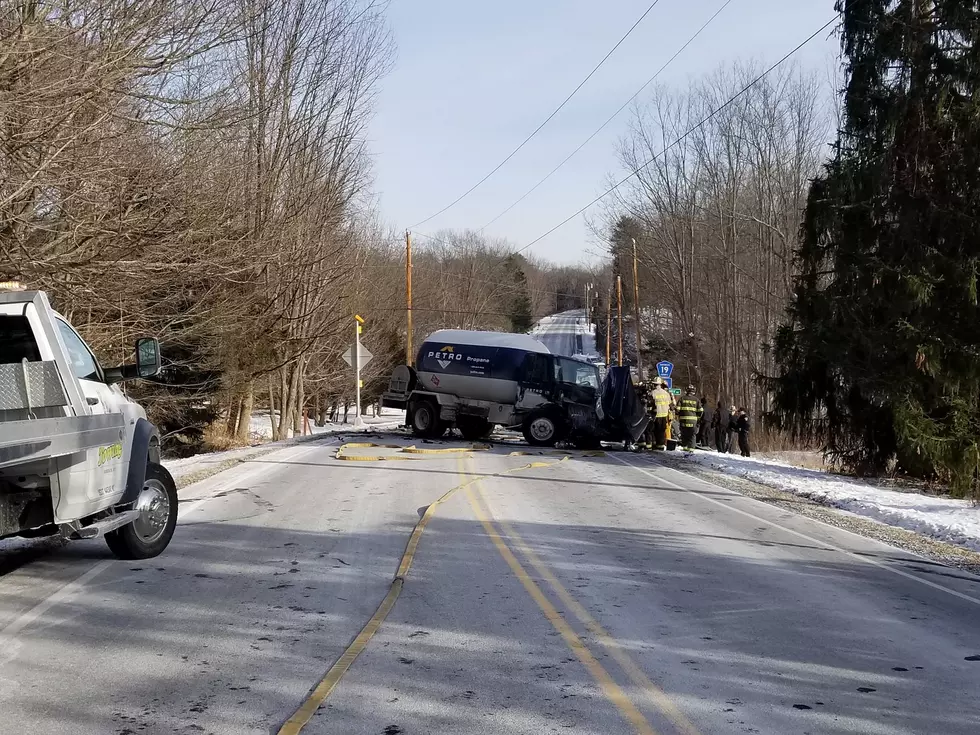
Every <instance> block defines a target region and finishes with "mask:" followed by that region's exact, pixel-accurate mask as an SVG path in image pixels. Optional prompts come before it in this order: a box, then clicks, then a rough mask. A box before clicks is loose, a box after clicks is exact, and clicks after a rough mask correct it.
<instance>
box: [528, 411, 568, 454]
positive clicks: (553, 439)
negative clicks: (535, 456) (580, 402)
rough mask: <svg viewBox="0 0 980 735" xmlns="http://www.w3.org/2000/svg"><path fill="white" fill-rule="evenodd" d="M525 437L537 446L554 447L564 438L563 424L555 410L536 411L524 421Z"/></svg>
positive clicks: (529, 442)
mask: <svg viewBox="0 0 980 735" xmlns="http://www.w3.org/2000/svg"><path fill="white" fill-rule="evenodd" d="M523 431H524V439H525V440H526V441H527V443H528V444H530V445H532V446H535V447H553V446H555V444H556V443H557V442H558V441H559V440H561V438H562V429H561V424H560V423H559V421H558V418H557V417H556V416H555V414H554V413H553V412H550V411H535V412H534V413H532V414H531V415H530V416H528V417H527V420H525V421H524V427H523Z"/></svg>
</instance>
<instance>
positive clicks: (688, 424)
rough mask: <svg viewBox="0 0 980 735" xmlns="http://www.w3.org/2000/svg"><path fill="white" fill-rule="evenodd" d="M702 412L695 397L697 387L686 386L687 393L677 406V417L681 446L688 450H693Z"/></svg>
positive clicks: (699, 403)
mask: <svg viewBox="0 0 980 735" xmlns="http://www.w3.org/2000/svg"><path fill="white" fill-rule="evenodd" d="M703 412H704V409H703V408H702V407H701V402H700V401H698V399H697V389H696V388H695V387H694V386H693V385H689V386H687V394H686V395H685V396H684V397H683V398H681V401H680V404H679V405H678V406H677V418H678V420H679V421H680V423H681V447H682V448H683V449H686V450H687V451H689V452H693V451H694V437H695V434H696V433H697V430H698V420H699V419H700V418H701V415H702V413H703Z"/></svg>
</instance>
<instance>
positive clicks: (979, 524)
mask: <svg viewBox="0 0 980 735" xmlns="http://www.w3.org/2000/svg"><path fill="white" fill-rule="evenodd" d="M692 459H693V461H695V462H697V463H698V464H701V465H704V466H705V467H708V468H711V469H714V470H718V471H720V472H723V473H725V474H729V475H735V476H737V477H743V478H745V479H747V480H752V481H753V482H757V483H759V484H760V485H765V486H767V487H772V488H776V489H777V490H784V491H787V492H791V493H795V494H796V495H801V496H803V497H806V498H810V499H812V500H815V501H817V502H819V503H823V504H825V505H830V506H833V507H835V508H841V509H842V510H846V511H849V512H851V513H854V514H856V515H861V516H866V517H868V518H872V519H874V520H876V521H879V522H881V523H886V524H888V525H891V526H897V527H899V528H905V529H908V530H910V531H915V532H916V533H920V534H922V535H924V536H930V537H932V538H934V539H937V540H939V541H945V542H947V543H951V544H956V545H958V546H963V547H966V548H968V549H972V550H973V551H980V508H978V507H976V506H974V505H973V504H972V503H971V502H970V501H968V500H955V499H953V498H941V497H932V496H928V495H921V494H918V493H903V492H898V491H896V490H888V489H885V488H880V487H875V486H873V485H869V484H867V483H864V482H861V481H859V480H854V479H850V478H847V477H841V476H839V475H834V474H830V473H828V472H822V471H820V470H807V469H802V468H800V467H793V466H792V465H788V464H783V463H781V462H775V461H772V460H765V459H757V458H754V457H753V458H751V459H746V458H743V457H738V456H735V455H730V454H716V453H714V452H698V453H696V454H694V455H692Z"/></svg>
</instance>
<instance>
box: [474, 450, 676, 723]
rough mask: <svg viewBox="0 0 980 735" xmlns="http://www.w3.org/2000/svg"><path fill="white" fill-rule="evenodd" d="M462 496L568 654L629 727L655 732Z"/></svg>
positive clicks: (482, 515) (477, 506)
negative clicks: (576, 660)
mask: <svg viewBox="0 0 980 735" xmlns="http://www.w3.org/2000/svg"><path fill="white" fill-rule="evenodd" d="M459 464H460V467H461V468H462V467H463V460H462V459H460V460H459ZM472 484H473V485H474V486H476V487H477V488H479V485H480V482H479V478H477V480H476V482H474V483H472ZM465 492H466V498H467V500H469V502H470V506H471V507H472V508H473V514H474V515H475V516H476V519H477V520H478V521H479V522H480V524H481V525H482V526H483V530H484V531H485V532H486V534H487V536H489V537H490V540H491V541H492V542H493V545H494V546H495V547H496V549H497V551H498V552H500V556H501V557H503V559H504V561H505V562H506V564H507V566H508V567H510V570H511V571H512V572H513V573H514V576H515V577H517V579H518V581H519V582H520V583H521V585H523V587H524V589H525V590H527V593H528V594H529V595H530V596H531V599H532V600H534V602H535V603H537V605H538V607H539V608H540V609H541V612H542V613H543V614H544V616H545V618H547V620H548V622H549V623H551V625H552V627H553V628H554V629H555V630H556V631H558V634H559V635H561V637H562V640H564V641H565V644H566V645H567V646H568V647H569V648H570V649H571V651H572V653H574V654H575V656H576V657H577V658H578V660H579V661H581V662H582V665H583V666H585V668H586V670H587V671H588V672H589V673H590V674H591V675H592V678H593V679H595V681H596V683H597V684H598V685H599V688H600V689H601V690H602V693H603V695H604V696H605V697H606V699H608V700H609V701H610V702H612V703H613V704H614V705H615V706H616V708H617V709H618V710H619V711H620V712H621V713H622V714H623V716H624V717H625V718H626V719H627V720H628V721H629V722H630V724H632V725H633V728H634V729H635V730H636V732H637V733H640V735H657V733H656V731H655V730H654V729H653V728H652V727H651V726H650V723H649V722H647V720H646V718H645V717H644V716H643V713H642V712H640V710H639V709H637V707H636V705H634V704H633V702H631V701H630V699H629V697H627V696H626V694H625V693H624V692H623V690H622V688H620V686H619V685H618V684H617V683H616V681H615V680H614V679H613V678H612V676H611V675H610V674H609V672H608V671H606V670H605V669H604V668H603V666H602V664H600V663H599V661H598V660H597V659H596V657H595V656H593V655H592V652H591V651H590V650H589V649H588V647H587V646H586V645H585V643H584V642H583V641H582V639H581V638H580V637H579V636H578V634H577V633H576V632H575V631H574V630H573V629H572V627H571V626H570V625H569V624H568V622H567V621H566V620H565V619H564V618H563V617H562V615H561V613H560V612H558V610H557V609H555V606H554V605H552V604H551V601H550V600H548V598H547V596H546V595H545V594H544V592H543V591H542V590H541V588H540V587H539V586H538V585H537V584H536V583H535V581H534V580H533V579H531V577H530V575H528V573H527V571H526V570H525V569H524V567H523V566H522V565H521V563H520V562H519V561H518V560H517V557H516V556H514V553H513V552H512V551H511V550H510V548H509V547H508V546H507V544H506V543H505V542H504V540H503V538H501V536H500V534H499V533H498V532H497V529H496V528H495V527H494V525H493V523H491V521H490V519H489V518H488V517H487V514H486V512H485V511H484V510H483V508H482V507H481V506H480V503H479V501H478V500H477V498H476V495H474V493H473V491H472V490H471V489H470V488H469V487H467V488H466V491H465Z"/></svg>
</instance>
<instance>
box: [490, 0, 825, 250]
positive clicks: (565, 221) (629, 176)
mask: <svg viewBox="0 0 980 735" xmlns="http://www.w3.org/2000/svg"><path fill="white" fill-rule="evenodd" d="M838 17H839V16H838V15H835V16H834V17H833V18H831V19H830V20H829V21H827V22H826V23H824V24H823V25H822V26H821V27H820V28H818V29H817V30H816V31H814V32H813V33H812V34H810V35H809V36H808V37H807V38H806V40H804V41H802V42H801V43H799V44H798V45H797V46H796V47H795V48H793V49H792V50H791V51H789V52H788V53H787V54H786V55H784V56H783V57H782V58H781V59H780V60H779V61H777V62H776V63H775V64H773V65H772V66H770V67H769V68H768V69H766V70H765V71H764V72H762V73H761V74H760V75H759V76H757V77H756V78H755V79H753V80H752V81H751V82H749V83H748V84H746V85H745V86H744V87H742V89H741V90H739V91H738V92H737V93H736V94H734V95H733V96H732V97H730V98H729V99H728V100H727V101H726V102H724V103H723V104H722V105H720V106H718V107H716V108H715V109H714V110H712V111H711V112H710V113H709V114H708V115H706V116H705V117H703V118H702V119H701V120H700V121H699V122H697V123H696V124H694V125H693V126H691V127H690V128H688V130H687V131H686V132H684V133H683V134H682V135H681V136H680V137H678V138H676V139H675V140H674V141H673V142H671V143H670V144H668V145H666V146H664V148H663V150H661V151H660V153H658V154H657V155H655V156H653V157H651V158H649V159H648V160H646V161H645V162H643V163H641V164H640V165H639V166H637V167H636V168H634V169H633V170H632V171H630V173H628V174H627V175H626V176H624V177H623V178H622V179H620V180H619V181H617V182H616V183H615V184H613V185H612V186H610V187H609V188H608V189H606V190H605V191H604V192H602V193H601V194H600V195H599V196H597V197H596V198H595V199H593V200H592V201H590V202H589V203H588V204H586V205H585V206H584V207H582V208H580V209H578V210H577V211H575V212H573V213H572V214H570V215H569V216H568V217H566V218H565V219H563V220H562V221H561V222H559V223H558V224H556V225H555V226H554V227H552V228H551V229H550V230H548V231H547V232H544V233H542V234H541V235H538V236H537V237H536V238H534V239H533V240H531V242H529V243H528V244H527V245H525V246H523V247H521V248H519V249H517V250H515V251H514V252H513V253H510V254H508V256H507V257H511V256H513V255H517V254H518V253H523V252H524V251H525V250H527V249H528V248H530V247H532V246H533V245H536V244H537V243H539V242H541V240H543V239H544V238H546V237H547V236H548V235H550V234H551V233H553V232H555V230H558V229H559V228H561V227H564V226H565V225H566V224H568V223H569V222H571V221H572V220H573V219H575V218H576V217H578V216H579V215H580V214H582V213H583V212H585V211H586V210H587V209H589V208H590V207H591V206H592V205H594V204H596V203H597V202H599V201H601V200H603V199H604V198H606V197H607V196H608V195H609V194H611V193H612V192H614V191H615V190H616V189H618V188H619V187H620V186H622V185H623V184H625V183H626V182H627V181H629V180H630V179H632V178H633V177H634V176H636V175H637V174H638V173H640V171H642V170H643V169H645V168H646V167H647V166H649V165H650V164H652V163H653V162H654V161H656V160H657V159H658V158H660V157H661V156H663V155H664V154H665V153H666V152H667V151H669V150H670V149H671V148H674V147H675V146H677V145H679V144H680V143H682V142H684V141H685V140H686V139H687V138H689V137H690V136H691V135H692V134H693V133H694V132H695V131H697V130H699V129H701V128H702V127H704V126H705V125H706V124H707V123H709V122H710V121H711V120H713V119H714V118H715V117H716V116H717V115H718V114H719V113H721V112H722V111H723V110H725V109H727V108H728V107H730V106H731V105H732V104H733V103H734V102H735V101H736V100H738V99H739V98H740V97H741V96H742V95H744V94H745V93H746V92H748V91H749V90H750V89H751V88H752V87H754V86H755V85H756V84H758V83H759V82H761V81H762V80H763V79H765V78H766V77H767V76H769V74H771V73H772V72H773V71H774V70H775V69H777V68H778V67H779V66H781V65H782V64H784V63H785V62H786V61H787V60H788V59H790V58H791V57H792V56H793V55H795V54H796V53H797V52H799V51H800V49H802V48H803V47H804V46H806V45H807V44H808V43H810V41H812V40H813V39H814V38H816V37H817V36H819V35H820V34H821V33H822V32H823V31H825V30H826V29H827V28H829V27H830V26H831V25H833V24H834V23H835V22H836V21H837V20H838Z"/></svg>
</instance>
